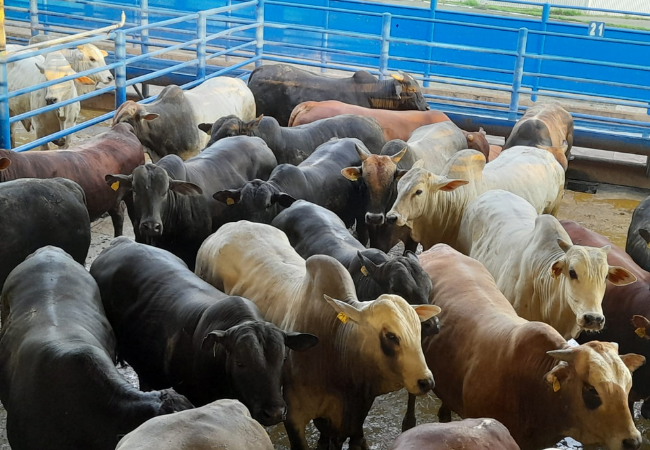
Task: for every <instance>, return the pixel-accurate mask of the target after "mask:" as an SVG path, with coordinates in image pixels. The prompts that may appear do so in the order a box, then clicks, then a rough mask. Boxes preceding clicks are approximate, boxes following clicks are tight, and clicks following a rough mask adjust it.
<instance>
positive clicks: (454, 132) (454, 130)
mask: <svg viewBox="0 0 650 450" xmlns="http://www.w3.org/2000/svg"><path fill="white" fill-rule="evenodd" d="M407 144H408V152H406V154H405V155H404V158H402V163H403V164H407V165H406V166H405V167H411V165H412V164H414V163H415V162H416V161H418V160H420V159H421V160H422V161H423V164H424V165H423V166H422V167H424V168H425V169H427V170H430V171H433V172H438V171H440V170H442V169H443V168H444V167H445V164H446V163H447V161H448V160H449V158H451V156H452V155H453V154H454V153H456V152H458V151H460V150H463V149H466V148H469V147H468V142H467V137H465V133H464V132H463V130H461V129H460V128H458V127H457V126H456V125H455V124H454V123H453V122H451V121H447V122H439V123H432V124H430V125H425V126H423V127H420V128H417V129H416V130H415V131H414V132H413V134H411V137H410V138H409V140H408V142H407ZM403 164H402V165H403ZM402 165H400V167H401V166H402Z"/></svg>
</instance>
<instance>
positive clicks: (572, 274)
mask: <svg viewBox="0 0 650 450" xmlns="http://www.w3.org/2000/svg"><path fill="white" fill-rule="evenodd" d="M569 276H570V277H571V279H572V280H577V279H578V274H577V273H576V271H575V270H573V269H571V270H569Z"/></svg>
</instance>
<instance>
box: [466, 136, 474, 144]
mask: <svg viewBox="0 0 650 450" xmlns="http://www.w3.org/2000/svg"><path fill="white" fill-rule="evenodd" d="M473 140H474V135H473V134H468V135H467V141H468V142H472V141H473Z"/></svg>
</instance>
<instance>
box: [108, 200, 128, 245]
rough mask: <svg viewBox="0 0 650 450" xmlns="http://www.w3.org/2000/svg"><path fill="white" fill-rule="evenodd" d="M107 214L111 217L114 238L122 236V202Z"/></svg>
mask: <svg viewBox="0 0 650 450" xmlns="http://www.w3.org/2000/svg"><path fill="white" fill-rule="evenodd" d="M108 214H109V215H110V216H111V220H112V221H113V230H114V232H115V237H120V236H122V233H123V232H124V207H123V206H122V202H119V203H118V204H117V206H116V207H115V208H113V209H110V210H109V211H108Z"/></svg>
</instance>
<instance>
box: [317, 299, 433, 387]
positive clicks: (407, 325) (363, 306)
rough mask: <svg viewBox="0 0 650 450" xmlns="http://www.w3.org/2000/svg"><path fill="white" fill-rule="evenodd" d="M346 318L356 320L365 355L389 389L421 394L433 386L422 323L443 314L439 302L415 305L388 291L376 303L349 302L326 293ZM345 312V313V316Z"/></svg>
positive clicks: (346, 320) (355, 342)
mask: <svg viewBox="0 0 650 450" xmlns="http://www.w3.org/2000/svg"><path fill="white" fill-rule="evenodd" d="M325 300H327V302H328V303H329V304H330V305H331V306H332V308H334V310H335V311H336V312H337V313H339V318H341V317H343V319H342V321H344V322H348V321H350V322H352V323H351V324H347V325H346V326H355V327H357V329H356V330H355V331H356V332H357V333H358V336H359V337H358V338H357V339H355V341H354V345H360V346H361V349H360V351H361V354H362V355H364V356H368V357H370V358H371V359H373V360H374V362H375V367H377V369H378V373H377V376H378V377H381V379H382V386H383V387H384V388H385V389H386V392H390V391H393V390H398V389H401V388H403V387H405V388H406V390H407V391H409V392H410V393H412V394H415V395H421V394H425V393H426V392H428V391H429V390H431V389H433V386H434V383H433V375H432V374H431V371H430V370H429V368H428V367H427V364H426V362H425V360H424V355H423V354H422V346H421V344H420V339H421V327H422V326H421V324H420V322H424V321H426V320H428V319H430V318H432V317H434V316H435V315H437V314H439V313H440V308H439V307H437V306H435V305H418V306H411V305H409V304H408V303H407V302H406V300H404V299H403V298H402V297H400V296H397V295H391V294H384V295H382V296H380V297H379V298H378V299H377V300H375V301H372V302H364V303H357V305H358V306H353V305H351V304H349V303H346V302H343V301H340V300H336V299H333V298H330V297H328V296H327V295H325ZM341 314H342V316H341Z"/></svg>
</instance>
